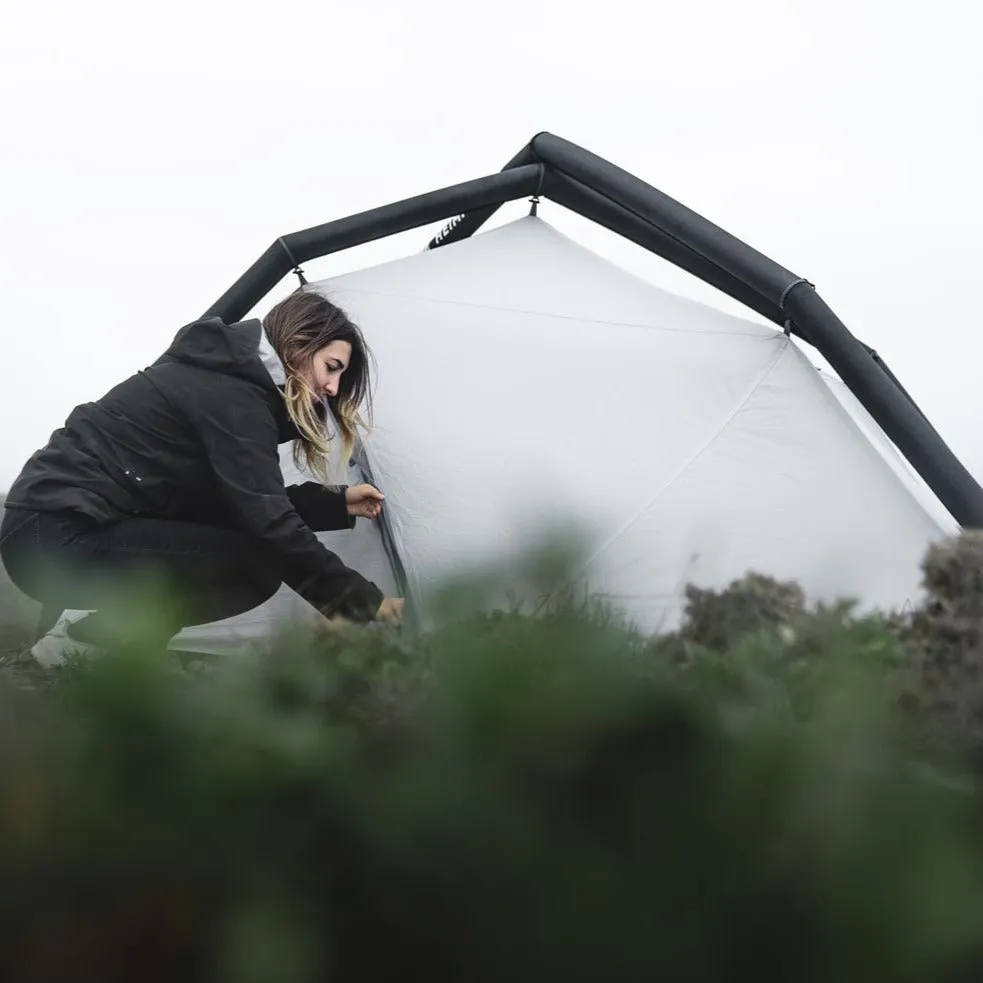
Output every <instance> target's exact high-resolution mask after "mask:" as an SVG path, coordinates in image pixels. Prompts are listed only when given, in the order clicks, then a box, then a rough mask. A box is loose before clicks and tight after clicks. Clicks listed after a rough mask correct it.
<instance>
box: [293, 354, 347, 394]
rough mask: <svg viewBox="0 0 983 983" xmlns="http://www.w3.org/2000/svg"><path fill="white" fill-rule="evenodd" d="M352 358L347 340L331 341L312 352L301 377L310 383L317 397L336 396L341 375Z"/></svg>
mask: <svg viewBox="0 0 983 983" xmlns="http://www.w3.org/2000/svg"><path fill="white" fill-rule="evenodd" d="M351 358H352V346H351V343H350V342H347V341H332V342H331V343H330V344H328V345H325V346H324V348H321V349H319V350H318V351H316V352H315V353H314V357H313V358H312V359H311V361H310V364H309V365H308V366H307V368H306V370H305V371H304V372H301V373H299V374H300V375H301V377H302V378H303V379H304V380H305V381H306V382H307V383H309V384H310V386H311V387H312V388H313V390H314V392H315V393H317V395H318V397H319V398H320V397H323V396H337V395H338V386H339V385H340V384H341V375H342V373H343V372H344V371H345V369H347V368H348V363H349V362H350V361H351Z"/></svg>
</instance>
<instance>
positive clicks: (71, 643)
mask: <svg viewBox="0 0 983 983" xmlns="http://www.w3.org/2000/svg"><path fill="white" fill-rule="evenodd" d="M88 613H89V612H88V611H73V612H72V615H71V616H65V615H63V616H62V617H61V618H60V619H59V620H58V621H57V622H56V623H55V626H54V627H53V628H52V629H51V631H49V632H48V634H47V635H44V636H43V637H41V638H39V639H38V640H37V642H35V643H34V645H33V646H32V648H31V655H32V656H33V657H34V661H35V662H37V664H38V665H39V666H43V667H44V668H45V669H54V668H55V667H57V666H63V665H64V664H65V663H66V662H67V661H68V658H69V657H70V656H72V655H81V656H89V655H94V654H96V653H97V652H98V651H99V650H98V649H97V648H96V647H95V646H94V645H89V644H88V643H87V642H77V641H75V639H74V638H69V637H68V626H69V625H70V624H71V623H72V622H73V621H79V620H81V619H82V618H84V617H85V616H86V615H87V614H88Z"/></svg>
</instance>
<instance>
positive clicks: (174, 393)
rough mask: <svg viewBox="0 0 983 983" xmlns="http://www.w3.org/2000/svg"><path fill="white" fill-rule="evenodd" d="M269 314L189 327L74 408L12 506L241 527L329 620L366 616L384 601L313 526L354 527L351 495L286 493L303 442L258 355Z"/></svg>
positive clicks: (98, 517) (301, 489)
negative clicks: (297, 445)
mask: <svg viewBox="0 0 983 983" xmlns="http://www.w3.org/2000/svg"><path fill="white" fill-rule="evenodd" d="M262 330H263V328H262V324H261V322H260V321H258V320H250V321H243V322H240V323H237V324H232V325H226V324H224V323H223V322H222V321H221V320H220V319H218V318H207V319H204V320H201V321H195V322H193V323H191V324H188V325H186V326H185V327H183V328H182V329H181V330H180V331H179V332H178V334H177V335H176V337H175V338H174V341H173V343H172V344H171V346H170V348H168V350H167V351H166V352H165V354H164V355H162V356H161V358H160V359H158V361H157V362H155V363H154V364H153V365H151V366H150V367H149V368H147V369H144V370H143V371H140V372H137V373H136V374H135V375H133V376H131V377H130V378H129V379H126V380H125V381H124V382H122V383H120V384H119V385H117V386H116V387H114V388H113V389H111V390H110V391H109V392H108V393H107V394H106V395H105V396H103V397H102V398H101V399H98V400H96V401H95V402H92V403H85V404H83V405H81V406H78V407H76V408H75V410H73V411H72V413H71V415H70V416H69V417H68V419H67V420H66V422H65V425H64V426H63V427H62V428H61V429H59V430H56V431H55V432H54V433H53V434H52V436H51V439H50V440H49V441H48V443H47V445H46V446H45V447H44V448H42V449H41V450H39V451H38V452H37V453H35V454H34V455H33V456H32V457H31V458H30V460H29V461H28V462H27V464H26V465H25V466H24V469H23V470H22V472H21V474H20V475H19V477H18V478H17V480H16V481H15V482H14V484H13V486H12V487H11V489H10V491H9V492H8V494H7V499H6V502H5V505H6V507H7V508H20V509H33V510H37V511H62V510H68V511H75V512H81V513H84V514H85V515H87V516H90V517H91V518H92V519H93V520H95V521H96V522H98V523H112V522H119V521H121V520H122V519H126V518H129V517H133V516H144V517H153V518H160V519H174V520H181V521H186V522H200V523H208V524H213V525H219V526H224V527H228V528H233V529H237V530H239V531H241V532H243V533H245V534H246V535H247V536H249V537H251V538H253V539H255V540H257V541H258V542H259V543H261V544H262V545H264V546H265V547H267V549H268V551H269V552H270V554H271V558H273V559H275V560H276V561H277V562H279V563H280V564H281V566H282V569H283V580H284V582H285V583H287V584H288V585H289V586H290V587H292V588H293V589H294V590H295V591H297V593H298V594H300V595H301V596H302V597H303V598H305V599H306V600H307V601H309V602H310V603H311V604H312V605H314V607H316V608H318V609H319V610H320V611H322V612H323V613H324V614H326V615H329V616H330V615H334V614H341V615H344V616H345V617H348V618H352V619H354V620H360V621H365V620H369V619H371V618H372V617H373V615H374V614H375V612H376V611H377V610H378V607H379V604H380V602H381V600H382V597H383V594H382V592H381V591H380V590H379V588H378V587H376V585H375V584H373V583H371V582H370V581H368V580H366V579H365V578H364V577H362V576H361V575H360V574H359V573H357V572H356V571H354V570H352V569H350V568H348V567H346V566H345V565H344V564H343V563H342V561H341V560H340V559H339V557H337V556H336V555H335V554H334V553H332V552H331V551H330V550H328V549H326V548H325V546H324V545H323V544H322V543H321V542H320V541H319V540H318V538H317V537H316V536H315V535H314V532H315V531H316V530H317V531H320V530H329V529H341V528H350V527H351V526H352V525H353V524H354V520H353V519H351V518H350V517H349V516H348V514H347V509H346V507H345V501H344V495H343V487H337V488H334V489H325V488H324V487H323V486H322V485H319V484H317V483H316V482H307V483H305V484H302V485H294V486H291V487H290V488H286V487H285V486H284V481H283V476H282V473H281V471H280V462H279V445H280V444H283V443H285V442H287V441H290V440H293V439H294V438H296V437H297V436H298V433H297V430H296V428H295V427H294V425H293V423H292V422H291V420H290V418H289V416H288V414H287V411H286V405H285V403H284V400H283V397H282V393H281V391H280V389H279V387H278V386H277V385H276V383H275V382H274V381H273V378H272V377H271V375H270V373H269V372H268V371H267V368H266V366H265V365H264V364H263V362H262V359H261V357H260V354H259V342H260V333H261V332H262Z"/></svg>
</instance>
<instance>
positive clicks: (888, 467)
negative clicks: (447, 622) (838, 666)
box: [173, 217, 958, 651]
mask: <svg viewBox="0 0 983 983" xmlns="http://www.w3.org/2000/svg"><path fill="white" fill-rule="evenodd" d="M312 286H313V287H314V288H315V289H318V290H321V291H323V292H324V293H326V294H327V295H328V296H329V297H331V298H332V299H333V300H335V301H336V302H338V303H340V304H341V305H342V306H343V307H345V308H346V310H347V311H348V312H349V314H351V315H352V317H353V318H354V319H355V320H356V321H357V322H358V323H359V324H360V325H361V327H362V328H363V330H364V332H365V334H366V336H367V339H368V341H369V344H370V346H371V347H372V349H373V352H374V354H375V358H376V361H377V364H378V373H377V378H376V398H375V415H374V416H375V427H374V430H373V432H372V434H371V435H370V437H369V439H368V440H367V442H366V450H367V453H368V459H369V462H370V464H371V468H372V473H373V475H374V477H375V479H376V481H377V483H378V484H379V485H380V486H381V487H382V489H383V490H384V491H385V493H386V496H387V505H386V509H387V513H388V517H389V521H390V523H391V528H392V530H393V533H394V537H395V544H396V547H397V549H398V552H399V555H400V557H401V560H402V562H403V564H404V567H405V570H406V575H407V578H408V582H409V590H410V592H411V595H412V596H413V597H414V598H415V599H416V600H417V601H420V600H421V599H422V598H425V597H426V596H427V592H428V590H429V588H430V587H431V586H432V585H434V584H435V583H438V582H440V581H441V580H442V579H443V578H444V577H446V576H447V575H450V574H453V573H454V572H455V571H458V570H462V569H471V568H473V567H475V566H479V567H480V566H481V564H482V563H483V562H485V561H487V562H490V563H495V564H498V565H500V566H501V565H502V564H505V565H506V566H508V564H510V563H512V562H514V561H515V560H516V559H517V558H519V557H520V556H521V555H522V554H523V551H524V549H525V548H526V547H527V546H528V545H529V543H530V541H531V539H532V538H533V537H534V536H535V535H537V534H538V533H539V532H540V531H542V530H544V529H547V528H554V527H556V526H558V525H561V526H565V527H566V528H576V529H577V530H578V531H579V532H581V533H582V534H583V535H584V536H585V537H586V542H587V544H588V550H587V554H586V557H585V562H584V565H583V568H582V570H581V571H580V574H581V576H582V578H583V583H584V584H585V585H586V586H587V587H588V588H589V589H590V590H591V592H592V593H593V594H594V595H595V596H596V597H599V598H601V599H604V600H606V601H608V602H609V603H611V604H612V605H614V606H615V607H616V608H618V609H619V610H620V611H622V612H623V613H624V614H625V615H626V616H627V617H628V618H630V619H631V620H632V621H633V622H634V623H635V624H636V625H638V626H639V627H640V628H642V629H643V630H650V631H651V630H660V629H668V628H672V627H673V626H674V625H675V624H677V623H678V619H679V617H680V614H681V611H682V602H683V593H682V592H683V588H684V587H685V585H686V584H687V583H690V582H692V583H696V584H698V585H700V586H706V587H721V586H724V585H725V584H727V583H728V582H730V581H731V580H732V579H734V578H736V577H740V576H742V575H744V574H745V573H746V572H748V571H750V570H754V571H758V572H761V573H765V574H770V575H773V576H776V577H780V578H793V579H795V580H797V581H799V582H800V583H801V584H802V586H803V587H804V589H805V590H806V591H807V593H808V594H809V595H810V597H811V598H813V599H827V600H832V599H835V598H840V597H853V598H856V599H858V600H859V601H860V602H861V604H862V605H863V606H866V607H871V606H875V607H880V608H895V607H899V606H903V605H904V604H905V603H907V602H911V601H915V600H916V599H917V596H918V594H919V590H920V588H919V582H920V570H919V565H920V562H921V558H922V556H923V554H924V551H925V549H926V547H927V546H928V544H929V543H930V542H931V541H933V540H935V539H938V538H939V537H941V536H943V535H947V534H949V533H952V532H955V531H957V529H958V527H957V525H956V523H955V521H954V520H953V519H952V517H951V516H950V515H949V513H948V512H947V511H946V510H945V509H944V508H943V507H942V506H941V504H940V503H939V502H938V500H937V499H936V498H935V496H934V495H933V494H932V492H931V491H930V490H929V489H928V488H927V487H926V486H925V485H924V483H923V482H922V481H921V479H920V478H919V477H918V476H917V475H916V474H915V473H914V471H913V470H912V469H911V468H910V467H909V466H908V465H907V463H906V462H905V461H904V460H903V459H902V458H901V455H900V454H899V453H898V452H897V450H896V449H895V448H894V446H893V445H892V444H891V442H890V441H889V440H888V439H887V438H886V436H885V435H884V434H883V432H882V431H881V430H880V428H879V427H878V426H877V424H876V423H875V422H874V421H873V419H871V418H870V416H869V415H868V414H867V413H866V412H865V411H864V410H863V408H862V406H861V405H860V404H859V402H858V401H857V400H856V399H855V398H854V397H853V396H852V394H851V393H850V392H849V391H848V390H847V389H846V388H845V387H844V386H843V385H842V383H840V382H839V381H838V380H836V379H834V378H832V377H830V376H828V375H827V374H825V373H820V372H819V371H818V370H817V368H816V367H815V366H814V365H813V364H812V363H811V362H810V361H809V360H808V358H807V357H806V356H805V354H804V353H803V351H802V350H800V349H799V347H798V346H797V345H796V343H795V342H793V341H792V340H790V339H789V338H788V337H786V336H785V335H784V334H782V333H781V332H780V331H777V330H775V329H774V328H773V327H771V326H768V325H763V324H759V323H756V322H754V321H751V320H743V319H740V318H736V317H733V316H731V315H728V314H724V313H721V312H719V311H717V310H715V309H713V308H711V307H708V306H705V305H702V304H699V303H696V302H694V301H690V300H688V299H684V298H681V297H678V296H675V295H672V294H670V293H667V292H666V291H664V290H661V289H659V288H658V287H656V286H654V285H652V284H651V283H648V282H646V281H645V280H643V279H641V278H639V277H637V276H634V275H633V274H630V273H628V272H626V271H625V270H623V269H621V268H619V267H618V266H616V265H614V264H612V263H610V262H608V261H607V260H605V259H603V258H601V257H599V256H598V255H596V254H594V253H593V252H591V251H590V250H588V249H585V248H583V247H582V246H580V245H578V244H576V243H574V242H573V241H571V240H570V239H568V238H567V237H565V236H563V235H561V234H560V233H558V232H557V231H556V230H555V229H554V228H552V227H551V226H550V225H548V224H547V223H546V222H544V221H543V220H542V219H540V218H535V217H527V218H524V219H520V220H518V221H515V222H513V223H511V224H508V225H505V226H502V227H500V228H497V229H494V230H491V231H486V232H483V233H481V234H479V235H476V236H473V237H471V238H469V239H466V240H464V241H462V242H459V243H455V244H453V245H448V246H445V247H442V248H440V249H437V250H433V251H427V252H423V253H420V254H415V255H412V256H409V257H407V258H404V259H400V260H396V261H393V262H389V263H385V264H382V265H379V266H374V267H371V268H368V269H362V270H359V271H356V272H352V273H348V274H345V275H342V276H338V277H335V278H332V279H330V280H326V281H323V282H320V283H318V284H314V285H312ZM288 455H289V451H288V449H286V448H285V449H284V462H285V468H286V469H287V470H288V471H289V467H288V466H287V463H286V462H287V460H288ZM360 478H361V476H360V475H359V474H357V473H353V474H352V475H351V480H353V481H357V480H360ZM288 480H292V479H290V477H289V474H288ZM322 538H323V539H324V541H325V542H326V543H327V544H328V545H329V546H330V548H332V549H334V550H336V551H337V552H338V553H339V554H340V555H341V556H342V558H343V559H345V561H346V562H348V563H350V564H351V565H353V566H355V567H356V568H358V569H360V570H361V571H362V572H363V573H365V574H366V575H367V576H369V577H370V578H372V579H374V580H375V581H376V582H377V583H378V584H379V585H380V587H382V588H383V589H384V590H386V591H387V592H394V591H395V590H396V587H395V581H394V577H393V574H392V570H391V568H390V564H389V560H388V557H387V555H386V553H385V551H384V550H383V548H382V541H381V538H380V535H379V530H378V528H377V527H376V526H374V525H372V524H371V523H368V522H366V521H364V520H360V521H359V523H358V527H357V529H356V530H355V531H354V532H350V533H335V534H331V535H325V536H322ZM422 614H423V616H424V618H426V615H427V612H426V611H425V610H424V611H423V612H422ZM297 616H311V617H313V612H312V610H311V609H310V608H309V607H308V606H307V605H306V604H305V603H304V602H302V601H300V600H299V599H298V598H297V597H296V596H295V595H293V594H292V593H291V592H290V591H289V590H287V589H286V588H283V589H282V590H281V592H280V593H279V594H278V595H277V596H276V597H274V598H273V599H271V601H269V602H268V603H267V604H265V605H263V606H262V607H261V608H257V609H256V610H255V611H252V612H250V613H248V614H247V615H244V616H242V617H239V618H234V619H230V620H229V621H227V622H222V623H219V624H216V625H209V626H203V627H197V628H193V629H189V630H187V631H185V632H182V634H181V635H179V636H178V637H177V638H176V639H175V640H174V643H173V644H174V646H175V647H178V648H186V647H190V648H194V649H198V650H212V651H222V650H225V649H228V648H231V647H234V646H235V645H237V644H238V643H239V642H240V641H241V640H243V639H260V638H264V637H266V636H268V635H269V634H270V633H272V632H275V631H277V630H278V629H279V628H281V627H282V626H284V625H285V623H286V622H287V621H288V620H290V619H291V618H294V617H297Z"/></svg>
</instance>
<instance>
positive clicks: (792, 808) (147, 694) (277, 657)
mask: <svg viewBox="0 0 983 983" xmlns="http://www.w3.org/2000/svg"><path fill="white" fill-rule="evenodd" d="M977 564H978V566H976V565H977ZM548 566H549V565H548V564H546V565H545V566H544V567H542V569H540V570H539V572H537V573H536V574H535V576H542V575H543V573H542V570H545V569H547V568H548ZM971 567H972V569H973V570H976V573H973V572H972V570H971V569H970V568H971ZM980 571H983V554H981V552H980V544H979V541H977V540H976V539H975V538H974V537H973V536H972V535H966V536H964V537H961V538H960V539H959V540H956V541H952V542H950V543H947V544H944V545H943V546H940V547H939V548H938V549H937V550H934V551H933V552H932V553H931V554H930V555H929V556H928V557H927V559H926V585H927V587H928V594H929V596H928V598H927V600H926V602H925V604H924V605H923V606H922V607H920V608H919V609H918V610H917V611H913V612H908V613H906V614H904V615H899V614H889V615H881V614H869V613H864V614H861V613H858V612H857V611H856V610H855V609H854V608H853V607H852V606H851V605H849V604H842V605H836V606H832V607H819V608H809V607H807V605H806V603H805V599H804V598H803V596H802V594H801V592H800V591H799V590H798V588H797V587H796V586H795V585H792V584H780V583H776V582H774V581H772V580H769V579H768V578H766V577H763V576H757V575H750V576H748V577H747V578H744V579H743V580H741V581H739V582H737V583H735V584H734V585H732V586H731V587H730V588H729V589H727V590H724V591H704V590H699V589H696V588H691V589H690V590H689V592H688V609H687V613H686V617H685V619H684V623H683V625H682V627H681V628H680V629H679V630H678V631H676V632H673V633H669V634H664V635H662V636H659V637H656V638H646V637H643V636H641V635H639V634H638V633H636V632H633V631H632V630H631V629H630V627H627V626H624V625H622V624H620V623H619V622H618V620H617V619H616V618H613V617H610V616H606V615H605V613H604V612H603V611H599V610H597V609H593V608H590V607H588V606H578V605H577V604H574V603H573V602H572V601H570V602H565V603H560V604H556V605H552V606H550V607H549V608H548V609H542V610H539V611H538V613H537V614H536V616H535V617H533V616H530V615H529V614H527V613H523V612H521V611H515V612H512V613H502V614H497V615H492V616H477V615H474V614H468V613H467V612H466V610H465V608H464V607H462V606H461V597H462V596H464V595H468V594H469V592H470V594H472V595H473V594H474V593H475V591H477V590H478V587H477V586H476V583H471V584H469V586H468V587H467V589H461V590H459V592H458V593H457V594H454V593H453V592H452V593H450V594H448V598H449V600H448V602H447V604H448V607H447V608H446V610H445V611H444V614H443V616H442V618H441V620H440V624H439V625H438V626H437V627H435V628H434V629H433V630H431V631H428V633H426V634H424V635H419V636H417V635H409V634H407V635H402V636H401V635H399V634H396V633H394V632H391V631H389V630H364V629H355V628H348V629H343V630H340V631H338V632H336V633H332V634H329V635H327V636H323V637H320V638H317V639H313V638H310V637H306V636H304V635H303V634H301V633H300V632H299V631H297V632H294V633H292V634H291V635H289V636H285V637H283V638H282V639H280V640H279V641H278V643H277V645H276V647H275V649H274V650H273V651H271V652H261V651H252V652H250V651H244V652H243V653H242V654H241V655H239V656H237V657H236V658H234V659H230V660H228V661H226V662H223V663H220V664H215V665H209V664H202V665H199V666H198V667H197V668H196V670H195V671H191V670H190V669H186V670H182V669H180V668H179V667H177V666H176V665H175V663H174V662H173V661H171V660H168V659H166V658H164V657H162V656H161V654H160V653H159V652H153V651H138V650H130V651H120V652H112V653H107V654H105V655H103V656H101V657H99V658H96V659H92V660H89V661H86V662H77V663H73V664H72V665H70V666H69V667H67V668H66V669H63V670H61V671H59V672H58V673H57V683H56V685H53V686H50V687H46V688H42V689H23V688H19V687H14V686H7V687H5V688H0V980H3V981H4V983H35V981H38V983H40V981H46V983H58V981H62V980H65V981H67V980H72V981H80V980H86V981H88V980H92V981H100V983H108V981H114V980H134V981H136V980H139V981H156V980H175V981H177V980H180V981H196V980H201V981H206V980H207V981H210V983H260V981H264V983H265V981H276V983H307V981H349V980H352V981H354V980H360V981H361V980H368V981H372V980H390V979H397V978H401V977H403V976H405V975H407V974H409V973H414V972H416V973H420V974H423V975H424V976H425V977H426V978H427V979H428V980H429V981H431V983H435V981H442V980H455V981H456V980H468V981H476V983H480V981H486V980H487V981H492V980H494V981H505V980H509V981H525V980H529V981H537V983H541V981H543V980H552V979H557V980H564V981H577V980H584V981H588V980H589V981H596V980H599V979H611V980H618V981H624V980H653V979H670V980H674V981H683V983H689V981H693V983H697V981H699V983H703V981H707V983H709V981H711V980H712V981H726V980H731V979H734V980H736V979H738V978H753V979H756V980H759V981H767V980H776V981H777V980H783V981H785V980H796V981H813V980H814V981H820V980H822V981H827V980H836V981H842V983H850V981H861V980H862V981H864V983H869V981H873V980H876V981H878V983H886V981H912V983H914V981H922V980H925V981H927V980H932V981H953V983H956V981H963V980H966V981H969V980H971V979H973V980H975V979H979V978H981V975H983V838H981V836H980V830H981V823H983V799H981V796H980V788H979V782H978V777H977V774H978V770H979V769H978V763H977V758H978V751H977V737H976V729H975V720H976V716H975V714H976V712H977V707H978V705H980V704H979V701H977V699H976V696H975V694H976V689H975V688H974V687H975V686H977V685H978V683H977V679H978V676H979V672H978V668H979V665H980V661H979V656H980V654H981V649H980V648H979V646H978V643H977V636H978V635H979V629H980V620H981V618H983V604H981V603H980V601H981V599H983V572H980ZM553 574H555V571H553ZM551 575H552V574H551ZM455 605H457V607H455ZM455 611H456V612H457V613H455ZM980 637H983V635H980ZM943 669H944V672H943ZM960 674H961V675H960ZM941 676H944V678H945V680H946V684H945V693H944V695H943V696H940V691H941V689H940V687H941V684H940V683H939V678H940V677H941Z"/></svg>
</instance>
